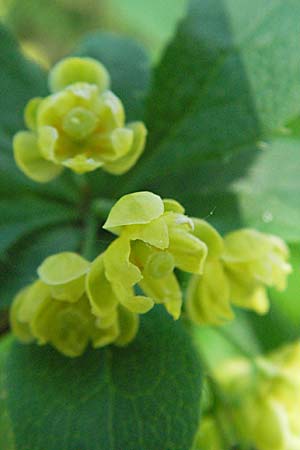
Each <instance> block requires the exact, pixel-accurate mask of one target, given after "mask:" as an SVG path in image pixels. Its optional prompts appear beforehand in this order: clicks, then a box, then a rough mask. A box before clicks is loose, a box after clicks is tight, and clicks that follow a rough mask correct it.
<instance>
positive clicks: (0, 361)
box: [0, 336, 16, 450]
mask: <svg viewBox="0 0 300 450" xmlns="http://www.w3.org/2000/svg"><path fill="white" fill-rule="evenodd" d="M11 343H12V337H11V336H5V337H1V338H0V406H1V407H0V430H1V433H0V448H2V449H3V450H16V447H15V443H14V436H13V429H12V424H11V419H10V417H9V413H8V410H7V407H6V401H7V389H6V386H5V383H6V374H5V364H6V353H7V352H8V351H9V347H10V345H11Z"/></svg>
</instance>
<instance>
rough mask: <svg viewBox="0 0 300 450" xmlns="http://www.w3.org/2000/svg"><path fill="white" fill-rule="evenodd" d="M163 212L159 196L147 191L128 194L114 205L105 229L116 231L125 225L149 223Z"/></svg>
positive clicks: (104, 226)
mask: <svg viewBox="0 0 300 450" xmlns="http://www.w3.org/2000/svg"><path fill="white" fill-rule="evenodd" d="M163 212H164V205H163V201H162V199H161V198H160V197H159V196H158V195H156V194H153V193H152V192H147V191H143V192H135V193H133V194H127V195H124V196H123V197H121V198H120V199H119V200H118V201H117V202H116V203H115V204H114V206H113V207H112V209H111V211H110V213H109V216H108V218H107V220H106V222H105V224H104V225H103V228H104V229H106V230H110V231H114V230H115V229H118V228H119V227H121V226H124V225H134V224H144V223H149V222H151V221H152V220H154V219H157V218H158V217H159V216H161V215H162V214H163Z"/></svg>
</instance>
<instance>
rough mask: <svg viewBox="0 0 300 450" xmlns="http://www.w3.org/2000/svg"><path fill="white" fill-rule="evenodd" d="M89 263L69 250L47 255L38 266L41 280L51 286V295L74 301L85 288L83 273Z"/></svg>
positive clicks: (86, 270)
mask: <svg viewBox="0 0 300 450" xmlns="http://www.w3.org/2000/svg"><path fill="white" fill-rule="evenodd" d="M89 268H90V263H89V262H88V261H86V260H85V259H84V258H82V257H81V256H80V255H78V254H76V253H71V252H63V253H58V254H56V255H53V256H49V257H48V258H46V259H45V261H44V262H43V263H42V264H41V265H40V267H39V268H38V274H39V277H40V278H41V280H42V281H43V282H44V283H45V284H47V285H49V286H50V287H51V292H52V295H53V296H54V297H55V298H57V299H59V300H66V301H69V302H76V301H77V300H78V299H79V298H80V297H81V296H82V294H83V292H84V290H85V275H86V274H87V272H88V270H89Z"/></svg>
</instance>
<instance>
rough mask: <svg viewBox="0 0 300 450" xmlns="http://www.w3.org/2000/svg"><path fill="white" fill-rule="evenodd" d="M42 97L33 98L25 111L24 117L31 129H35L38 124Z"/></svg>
mask: <svg viewBox="0 0 300 450" xmlns="http://www.w3.org/2000/svg"><path fill="white" fill-rule="evenodd" d="M42 100H43V99H42V98H41V97H35V98H32V99H31V100H30V101H29V102H28V103H27V105H26V108H25V112H24V119H25V123H26V125H27V127H28V128H29V129H30V130H35V129H36V125H37V113H38V107H39V105H40V104H41V102H42Z"/></svg>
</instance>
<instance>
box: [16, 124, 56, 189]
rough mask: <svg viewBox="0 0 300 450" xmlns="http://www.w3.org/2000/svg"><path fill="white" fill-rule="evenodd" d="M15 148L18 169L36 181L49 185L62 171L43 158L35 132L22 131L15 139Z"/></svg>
mask: <svg viewBox="0 0 300 450" xmlns="http://www.w3.org/2000/svg"><path fill="white" fill-rule="evenodd" d="M13 148H14V157H15V161H16V163H17V165H18V167H19V168H20V169H21V170H22V172H24V173H25V175H27V176H28V177H29V178H31V179H32V180H34V181H37V182H39V183H47V182H48V181H51V180H52V179H53V178H56V177H57V176H58V175H59V174H60V172H61V171H62V167H60V166H58V165H56V164H54V163H53V162H50V161H46V160H45V159H44V158H43V156H42V154H41V153H40V150H39V147H38V142H37V138H36V136H35V134H34V133H33V132H30V131H20V132H19V133H17V134H16V135H15V137H14V141H13Z"/></svg>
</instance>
